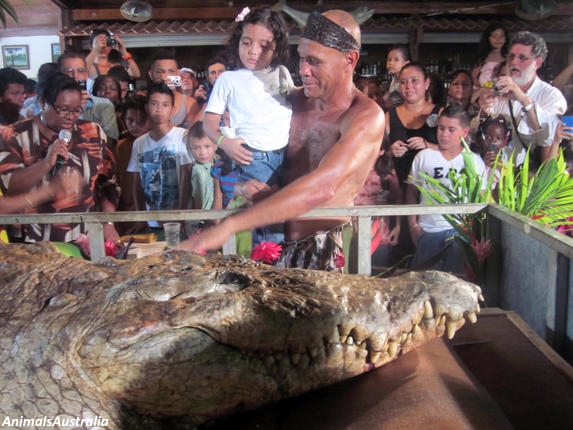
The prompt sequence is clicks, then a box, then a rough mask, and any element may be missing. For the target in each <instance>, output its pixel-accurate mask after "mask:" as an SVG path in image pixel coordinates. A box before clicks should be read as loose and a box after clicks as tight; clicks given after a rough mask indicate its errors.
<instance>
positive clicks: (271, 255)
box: [251, 241, 282, 264]
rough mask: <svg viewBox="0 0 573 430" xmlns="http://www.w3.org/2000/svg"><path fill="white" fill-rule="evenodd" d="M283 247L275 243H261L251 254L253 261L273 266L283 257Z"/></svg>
mask: <svg viewBox="0 0 573 430" xmlns="http://www.w3.org/2000/svg"><path fill="white" fill-rule="evenodd" d="M281 251H282V247H281V246H280V245H278V244H276V243H274V242H264V241H263V242H261V243H259V244H258V245H257V246H255V247H254V248H253V250H252V252H251V260H253V261H262V262H263V263H267V264H271V263H272V262H274V261H276V260H277V259H278V258H279V257H280V255H281Z"/></svg>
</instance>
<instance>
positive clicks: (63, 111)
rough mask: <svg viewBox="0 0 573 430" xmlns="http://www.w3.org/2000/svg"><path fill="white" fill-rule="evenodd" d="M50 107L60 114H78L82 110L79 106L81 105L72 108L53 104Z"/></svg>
mask: <svg viewBox="0 0 573 430" xmlns="http://www.w3.org/2000/svg"><path fill="white" fill-rule="evenodd" d="M52 107H53V108H54V111H55V112H56V113H57V114H58V115H60V116H66V115H74V116H79V115H81V114H82V112H83V111H84V110H83V108H81V107H80V108H76V109H72V108H69V107H63V106H58V105H55V104H53V105H52Z"/></svg>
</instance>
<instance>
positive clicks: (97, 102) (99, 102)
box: [91, 96, 115, 110]
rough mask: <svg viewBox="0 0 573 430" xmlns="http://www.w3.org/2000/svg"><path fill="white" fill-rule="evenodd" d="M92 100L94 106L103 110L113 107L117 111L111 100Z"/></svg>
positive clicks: (93, 97) (92, 97) (99, 98)
mask: <svg viewBox="0 0 573 430" xmlns="http://www.w3.org/2000/svg"><path fill="white" fill-rule="evenodd" d="M91 100H92V101H93V104H94V105H95V106H98V107H103V108H105V107H108V106H111V107H112V108H113V109H114V110H115V108H114V106H113V103H112V102H111V101H110V100H109V99H106V98H105V97H98V96H91Z"/></svg>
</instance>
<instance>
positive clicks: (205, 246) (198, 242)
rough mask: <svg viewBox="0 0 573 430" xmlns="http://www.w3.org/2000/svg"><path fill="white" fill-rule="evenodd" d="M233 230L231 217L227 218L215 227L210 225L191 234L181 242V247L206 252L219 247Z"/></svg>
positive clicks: (200, 252)
mask: <svg viewBox="0 0 573 430" xmlns="http://www.w3.org/2000/svg"><path fill="white" fill-rule="evenodd" d="M231 234H233V231H232V230H231V229H230V228H229V219H225V220H223V221H222V222H220V223H219V224H217V225H216V226H215V227H210V228H207V229H205V230H202V231H201V232H199V233H197V234H195V235H193V236H191V237H190V238H189V239H187V240H184V241H183V242H181V243H180V244H179V249H186V250H188V251H193V252H196V253H197V254H205V252H206V251H212V250H216V249H219V248H221V247H222V246H223V244H224V243H225V242H226V241H227V239H229V237H231Z"/></svg>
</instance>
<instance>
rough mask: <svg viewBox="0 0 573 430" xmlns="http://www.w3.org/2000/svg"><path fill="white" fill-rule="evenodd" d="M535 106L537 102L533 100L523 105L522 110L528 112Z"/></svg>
mask: <svg viewBox="0 0 573 430" xmlns="http://www.w3.org/2000/svg"><path fill="white" fill-rule="evenodd" d="M533 106H535V103H534V102H531V103H529V104H528V105H526V106H523V107H522V108H521V111H522V112H523V113H527V112H529V111H530V110H531V109H533Z"/></svg>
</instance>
